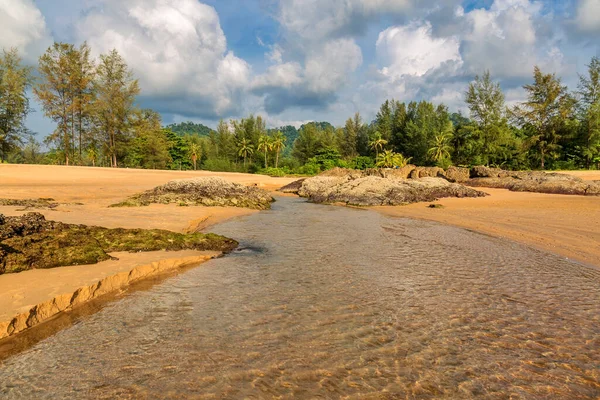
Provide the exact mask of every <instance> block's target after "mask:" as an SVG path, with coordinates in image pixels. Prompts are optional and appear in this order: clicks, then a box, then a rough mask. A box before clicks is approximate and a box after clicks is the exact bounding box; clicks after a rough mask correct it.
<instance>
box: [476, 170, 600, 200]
mask: <svg viewBox="0 0 600 400" xmlns="http://www.w3.org/2000/svg"><path fill="white" fill-rule="evenodd" d="M467 184H468V185H470V186H476V187H490V188H499V189H508V190H510V191H513V192H535V193H549V194H570V195H581V196H600V184H599V183H598V182H595V181H584V180H583V179H581V178H578V177H575V176H572V175H566V174H557V173H547V172H542V171H504V170H501V169H498V168H488V167H483V166H479V167H474V168H472V169H471V179H470V180H469V181H468V182H467Z"/></svg>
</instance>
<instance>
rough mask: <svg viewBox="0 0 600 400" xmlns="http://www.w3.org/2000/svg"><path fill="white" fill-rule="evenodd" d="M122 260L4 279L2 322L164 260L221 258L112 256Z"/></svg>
mask: <svg viewBox="0 0 600 400" xmlns="http://www.w3.org/2000/svg"><path fill="white" fill-rule="evenodd" d="M111 255H112V256H113V257H116V258H118V260H108V261H103V262H100V263H98V264H93V265H79V266H72V267H61V268H52V269H33V270H30V271H24V272H21V273H18V274H6V275H2V276H0V278H1V279H0V322H3V321H8V320H10V319H11V318H13V317H14V316H15V315H17V314H21V313H24V312H27V311H29V310H30V309H31V308H32V307H33V306H35V305H37V304H40V303H43V302H44V301H47V300H49V299H52V298H55V297H57V296H60V295H62V294H67V293H73V292H75V291H76V290H77V289H79V288H82V287H84V286H89V285H92V284H94V283H96V282H99V281H101V280H103V279H104V278H107V277H110V276H113V275H116V274H119V273H121V272H129V271H131V270H133V269H134V268H136V267H139V266H143V265H149V264H152V263H153V262H159V261H164V260H171V261H177V262H178V263H179V264H180V265H184V264H186V263H187V262H190V261H196V260H203V259H204V258H206V257H207V256H208V257H216V256H218V255H220V253H219V252H215V251H195V250H183V251H172V252H167V251H150V252H145V253H121V252H119V253H112V254H111Z"/></svg>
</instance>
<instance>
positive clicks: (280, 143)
mask: <svg viewBox="0 0 600 400" xmlns="http://www.w3.org/2000/svg"><path fill="white" fill-rule="evenodd" d="M286 140H287V138H286V137H285V135H284V134H283V133H282V132H281V131H277V133H275V135H274V136H273V139H272V141H271V145H272V146H273V150H275V168H278V166H279V154H280V153H281V150H283V149H284V148H285V141H286Z"/></svg>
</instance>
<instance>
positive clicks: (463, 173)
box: [444, 166, 471, 183]
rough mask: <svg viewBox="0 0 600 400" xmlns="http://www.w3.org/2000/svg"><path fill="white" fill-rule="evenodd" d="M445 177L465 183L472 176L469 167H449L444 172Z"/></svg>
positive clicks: (451, 180)
mask: <svg viewBox="0 0 600 400" xmlns="http://www.w3.org/2000/svg"><path fill="white" fill-rule="evenodd" d="M444 177H445V178H446V179H447V180H448V181H450V182H456V183H463V182H467V181H468V180H469V178H470V177H471V175H470V171H469V168H461V167H454V166H452V167H448V169H447V170H446V172H444Z"/></svg>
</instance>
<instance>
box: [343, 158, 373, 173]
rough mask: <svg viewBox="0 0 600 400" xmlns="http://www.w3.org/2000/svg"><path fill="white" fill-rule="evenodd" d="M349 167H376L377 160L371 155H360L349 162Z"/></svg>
mask: <svg viewBox="0 0 600 400" xmlns="http://www.w3.org/2000/svg"><path fill="white" fill-rule="evenodd" d="M348 168H351V169H361V170H365V169H369V168H375V160H373V159H372V158H371V157H366V156H358V157H356V158H354V159H352V160H350V162H349V163H348Z"/></svg>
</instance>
